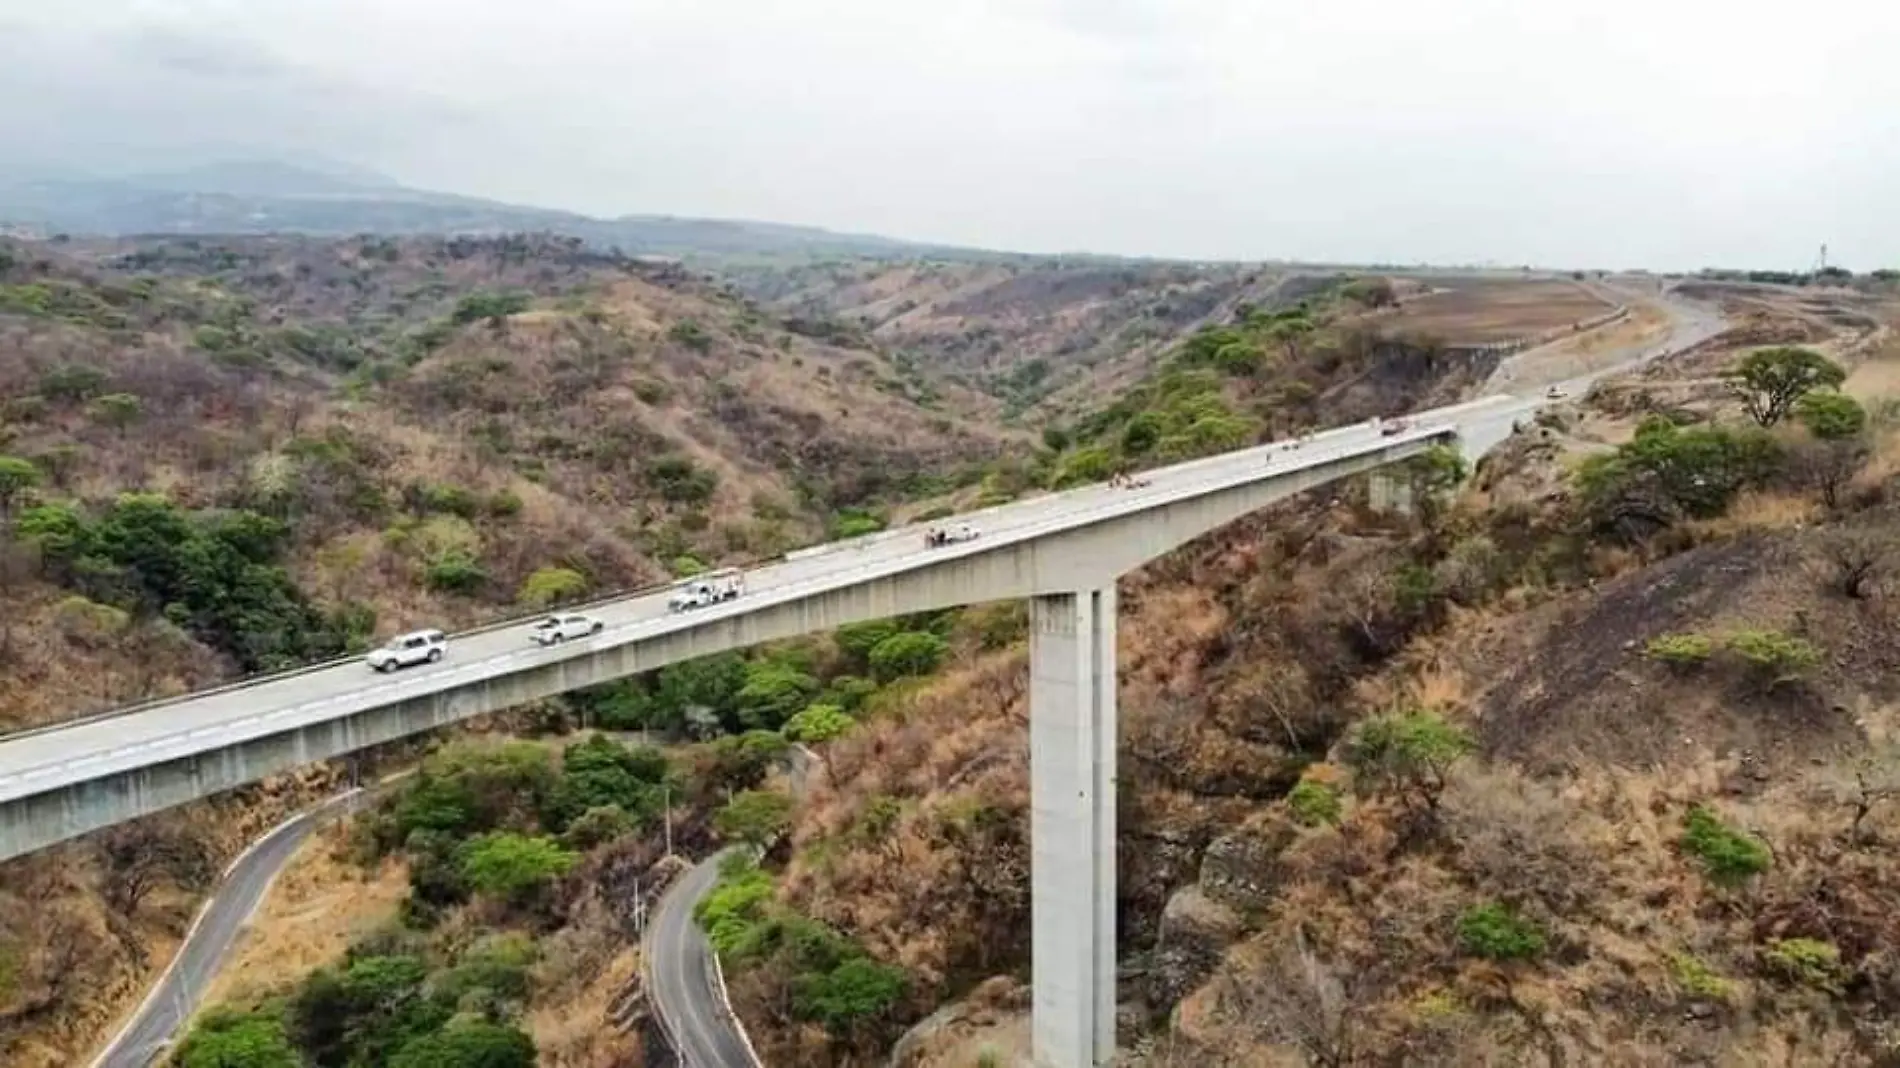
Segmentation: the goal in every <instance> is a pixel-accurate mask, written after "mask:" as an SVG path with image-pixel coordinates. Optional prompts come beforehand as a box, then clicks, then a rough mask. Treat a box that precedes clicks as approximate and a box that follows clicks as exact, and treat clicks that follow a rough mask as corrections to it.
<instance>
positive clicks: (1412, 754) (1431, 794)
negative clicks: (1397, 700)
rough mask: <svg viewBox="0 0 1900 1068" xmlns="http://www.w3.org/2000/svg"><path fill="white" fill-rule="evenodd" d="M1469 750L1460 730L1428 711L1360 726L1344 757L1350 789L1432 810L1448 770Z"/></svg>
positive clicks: (1468, 740)
mask: <svg viewBox="0 0 1900 1068" xmlns="http://www.w3.org/2000/svg"><path fill="white" fill-rule="evenodd" d="M1474 748H1475V744H1474V743H1473V741H1472V739H1471V735H1470V734H1469V733H1468V732H1467V731H1465V730H1464V729H1463V728H1461V727H1456V726H1453V725H1452V724H1450V723H1446V722H1445V721H1444V720H1443V719H1442V718H1440V717H1438V716H1437V715H1434V714H1432V713H1430V712H1405V713H1400V714H1396V715H1385V716H1378V717H1375V718H1373V719H1369V720H1367V721H1365V722H1364V723H1361V724H1360V725H1359V728H1358V730H1356V731H1354V732H1353V736H1352V738H1351V739H1350V740H1349V741H1348V742H1347V745H1346V754H1345V755H1346V763H1347V764H1348V766H1350V767H1351V768H1352V771H1353V777H1354V783H1355V785H1359V786H1363V787H1365V788H1369V789H1371V790H1373V791H1375V792H1390V793H1395V794H1398V795H1399V796H1400V797H1402V798H1404V799H1405V801H1406V803H1407V804H1409V805H1412V806H1414V807H1422V808H1424V809H1426V810H1428V811H1433V812H1435V811H1437V809H1438V799H1439V796H1440V795H1441V794H1443V793H1444V790H1445V784H1446V781H1447V776H1448V775H1449V774H1450V772H1451V768H1452V766H1453V765H1454V764H1456V763H1457V762H1458V761H1459V760H1462V759H1463V758H1464V757H1465V756H1466V755H1467V754H1469V753H1470V752H1471V751H1472V750H1473V749H1474Z"/></svg>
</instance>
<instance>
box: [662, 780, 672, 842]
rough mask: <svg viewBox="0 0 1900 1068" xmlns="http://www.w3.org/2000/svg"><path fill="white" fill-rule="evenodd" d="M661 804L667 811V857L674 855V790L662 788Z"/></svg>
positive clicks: (669, 787) (667, 787) (666, 787)
mask: <svg viewBox="0 0 1900 1068" xmlns="http://www.w3.org/2000/svg"><path fill="white" fill-rule="evenodd" d="M660 797H661V804H662V805H664V806H665V809H666V855H667V856H669V857H670V856H672V855H673V788H672V787H671V786H662V787H660Z"/></svg>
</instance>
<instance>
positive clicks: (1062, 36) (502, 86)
mask: <svg viewBox="0 0 1900 1068" xmlns="http://www.w3.org/2000/svg"><path fill="white" fill-rule="evenodd" d="M4 18H6V16H0V20H4ZM11 18H12V19H13V21H14V24H15V25H14V28H13V29H0V92H4V93H5V94H6V95H7V98H9V99H13V100H27V101H32V102H33V106H32V107H29V108H19V107H15V108H12V109H9V113H8V114H6V115H4V116H0V138H4V143H6V144H9V145H15V144H29V145H30V144H41V145H45V146H51V148H52V149H56V150H57V151H58V152H60V153H64V154H66V155H69V156H70V155H75V154H76V155H79V156H83V157H85V158H87V159H90V160H106V161H113V160H118V161H121V162H123V161H126V160H130V159H133V158H143V157H145V156H153V155H167V154H169V155H170V156H171V157H189V156H191V155H193V154H200V155H202V154H204V153H207V152H211V151H213V150H214V149H215V150H216V151H218V152H220V153H223V154H229V153H230V152H232V151H235V150H239V149H244V150H249V151H261V152H272V153H291V152H299V153H305V154H315V155H323V156H334V157H340V158H347V159H352V160H355V161H358V162H361V163H363V164H366V165H369V166H372V167H375V168H378V169H382V170H388V171H391V172H393V173H395V174H397V175H398V176H400V177H402V178H403V179H405V180H407V181H410V182H412V183H415V184H422V185H428V186H433V187H437V188H446V189H452V190H456V191H461V192H469V193H475V194H480V195H489V196H499V197H505V198H512V199H517V200H524V201H530V202H535V203H543V204H549V205H553V206H561V207H571V208H577V209H580V210H586V211H593V212H601V213H620V212H637V211H651V212H670V213H675V214H709V215H722V216H731V217H747V218H767V219H777V220H783V221H792V222H807V223H814V224H818V225H827V226H833V227H840V228H849V229H860V230H876V231H881V232H886V233H891V234H895V235H899V236H911V237H918V238H927V239H935V240H946V241H957V242H966V243H976V244H985V245H991V246H1002V247H1012V248H1024V249H1032V250H1061V249H1077V248H1089V249H1095V250H1100V251H1115V252H1131V253H1148V254H1159V255H1181V256H1198V257H1210V258H1211V257H1274V256H1286V257H1327V258H1351V259H1368V258H1379V259H1393V260H1421V259H1430V260H1496V261H1500V262H1509V263H1516V262H1525V261H1532V262H1545V263H1582V264H1606V265H1634V264H1649V265H1654V266H1666V267H1694V266H1700V265H1703V264H1706V263H1714V262H1731V263H1744V262H1745V263H1752V264H1800V263H1805V262H1807V261H1808V260H1809V259H1810V258H1811V257H1812V255H1813V252H1814V248H1815V246H1817V245H1818V244H1819V243H1820V242H1822V241H1828V242H1829V243H1830V244H1831V245H1832V246H1833V248H1834V249H1835V252H1836V254H1837V255H1838V256H1840V257H1842V258H1844V259H1846V260H1848V261H1849V262H1854V263H1858V264H1860V265H1863V266H1872V265H1875V264H1879V263H1887V262H1894V261H1900V218H1897V217H1896V216H1895V215H1894V213H1892V212H1888V211H1886V210H1884V203H1883V201H1884V199H1885V197H1886V195H1888V194H1887V191H1888V190H1891V189H1892V188H1894V186H1895V179H1896V177H1900V139H1897V138H1896V133H1897V132H1900V131H1896V129H1895V126H1896V123H1895V120H1894V119H1893V118H1892V117H1891V102H1892V101H1893V100H1895V99H1900V65H1895V64H1892V63H1891V62H1890V61H1889V58H1888V57H1890V56H1891V55H1892V54H1893V52H1894V50H1895V48H1896V47H1897V46H1900V9H1894V8H1893V7H1892V6H1891V5H1888V6H1882V5H1859V6H1857V7H1856V9H1855V11H1854V28H1853V31H1852V32H1851V33H1842V32H1839V30H1838V28H1837V27H1836V26H1834V25H1832V24H1831V23H1830V22H1829V20H1823V19H1790V18H1788V17H1786V11H1785V8H1784V7H1782V6H1781V5H1779V4H1774V5H1771V4H1769V3H1768V2H1767V0H1731V2H1730V3H1727V4H1724V5H1722V6H1721V7H1719V8H1716V7H1711V6H1708V5H1703V4H1690V3H1687V2H1677V3H1673V4H1670V3H1664V4H1658V3H1655V2H1653V0H1596V2H1594V3H1592V4H1590V5H1583V6H1579V5H1567V6H1566V5H1557V6H1552V5H1543V4H1525V3H1522V2H1521V0H1459V2H1458V3H1456V4H1419V3H1407V2H1402V0H1331V2H1328V3H1325V4H1311V3H1294V2H1291V0H1283V2H1276V0H967V2H959V3H954V4H943V3H927V2H924V0H803V2H801V3H799V4H796V5H792V4H783V3H777V2H774V0H695V2H694V3H691V4H679V3H675V2H670V0H537V2H536V3H533V4H523V3H520V2H519V0H300V2H299V3H296V4H267V3H257V2H255V0H251V2H249V3H243V2H239V0H89V2H88V3H87V4H84V5H66V6H65V7H63V8H53V7H48V8H46V9H45V10H38V9H36V10H34V11H32V12H31V13H27V12H15V13H14V14H13V15H12V16H11ZM22 112H24V113H26V114H24V115H22V114H21V113H22Z"/></svg>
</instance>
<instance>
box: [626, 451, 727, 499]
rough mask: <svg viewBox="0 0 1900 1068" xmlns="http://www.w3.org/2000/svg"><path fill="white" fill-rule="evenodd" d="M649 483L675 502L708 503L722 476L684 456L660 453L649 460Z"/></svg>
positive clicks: (664, 496)
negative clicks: (660, 454)
mask: <svg viewBox="0 0 1900 1068" xmlns="http://www.w3.org/2000/svg"><path fill="white" fill-rule="evenodd" d="M644 477H645V478H646V481H647V485H649V486H651V487H653V490H654V492H656V493H658V494H659V495H660V498H661V499H662V500H665V501H667V502H669V503H672V504H705V503H706V502H707V501H710V500H712V496H713V492H714V491H715V490H717V489H718V488H719V476H718V475H716V474H714V473H713V472H711V471H708V470H705V469H704V468H701V467H699V466H697V465H696V464H694V463H693V461H691V460H689V459H687V458H686V457H684V456H660V457H656V458H654V459H653V460H650V461H648V462H647V465H646V470H645V472H644Z"/></svg>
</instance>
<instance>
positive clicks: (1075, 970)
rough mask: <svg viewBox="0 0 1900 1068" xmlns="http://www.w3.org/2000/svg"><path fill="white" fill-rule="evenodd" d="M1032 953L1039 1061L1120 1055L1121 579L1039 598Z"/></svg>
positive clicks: (1033, 650)
mask: <svg viewBox="0 0 1900 1068" xmlns="http://www.w3.org/2000/svg"><path fill="white" fill-rule="evenodd" d="M1029 680H1030V681H1029V707H1030V717H1029V780H1030V784H1029V808H1030V816H1029V849H1030V857H1031V860H1030V869H1029V880H1030V910H1031V915H1032V917H1033V921H1034V922H1033V927H1034V934H1033V936H1032V943H1031V951H1032V956H1031V959H1030V972H1031V983H1032V987H1033V991H1034V1013H1033V1016H1034V1019H1033V1023H1032V1028H1033V1035H1034V1037H1033V1042H1032V1044H1033V1049H1034V1055H1035V1061H1036V1064H1037V1066H1038V1068H1099V1066H1102V1065H1107V1064H1109V1063H1110V1062H1111V1061H1112V1060H1113V1059H1114V1056H1115V915H1116V908H1115V742H1116V733H1117V732H1116V715H1115V584H1114V581H1113V580H1112V579H1111V580H1109V581H1108V582H1107V583H1105V584H1104V585H1102V586H1101V587H1099V588H1096V589H1088V590H1080V591H1076V592H1072V593H1056V594H1046V595H1043V596H1039V597H1035V598H1033V599H1032V600H1031V601H1030V633H1029Z"/></svg>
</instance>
